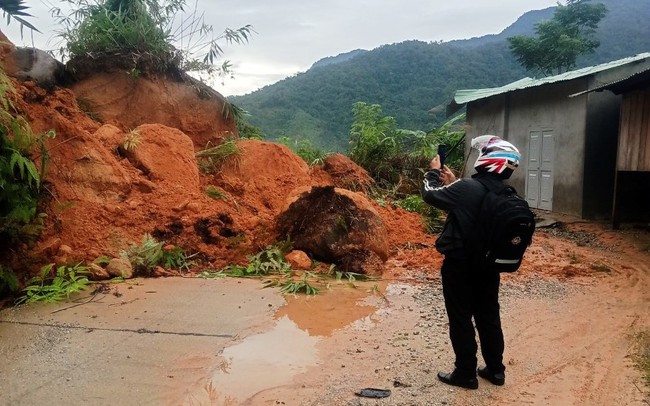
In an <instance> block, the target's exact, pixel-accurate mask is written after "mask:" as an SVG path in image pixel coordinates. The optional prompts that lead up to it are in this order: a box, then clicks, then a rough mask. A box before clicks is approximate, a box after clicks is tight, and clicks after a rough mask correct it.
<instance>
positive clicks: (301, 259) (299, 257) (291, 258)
mask: <svg viewBox="0 0 650 406" xmlns="http://www.w3.org/2000/svg"><path fill="white" fill-rule="evenodd" d="M284 259H285V260H286V261H287V262H288V263H290V264H291V267H292V268H294V269H310V268H311V266H312V264H313V262H312V260H311V259H310V258H309V256H308V255H307V254H306V253H305V252H304V251H299V250H293V251H291V252H289V253H287V255H285V256H284Z"/></svg>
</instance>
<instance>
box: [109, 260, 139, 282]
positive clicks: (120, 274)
mask: <svg viewBox="0 0 650 406" xmlns="http://www.w3.org/2000/svg"><path fill="white" fill-rule="evenodd" d="M106 272H108V274H109V275H111V276H112V277H115V278H124V279H131V278H133V267H132V266H131V262H129V260H128V259H126V258H113V259H111V260H110V262H109V263H108V265H107V266H106Z"/></svg>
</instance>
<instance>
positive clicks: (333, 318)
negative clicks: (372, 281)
mask: <svg viewBox="0 0 650 406" xmlns="http://www.w3.org/2000/svg"><path fill="white" fill-rule="evenodd" d="M369 296H372V293H370V292H368V289H366V288H363V287H357V288H351V287H348V286H347V285H345V286H341V287H336V288H332V289H331V290H330V291H326V292H323V293H321V294H319V295H316V296H305V295H299V296H287V297H286V300H287V304H286V305H284V306H283V307H282V308H280V309H279V310H278V312H277V313H276V317H277V318H280V317H288V318H289V319H291V320H292V321H293V322H294V323H296V325H297V326H298V328H300V329H301V330H304V331H306V332H308V333H309V334H310V335H312V336H330V335H332V333H333V332H334V331H335V330H338V329H341V328H343V327H346V326H348V325H350V324H352V323H354V322H356V321H359V320H363V321H364V322H365V323H367V322H368V321H369V320H371V315H372V314H373V313H374V312H375V310H376V309H377V308H376V307H375V306H372V305H367V304H363V303H362V302H363V301H364V299H365V298H367V297H369Z"/></svg>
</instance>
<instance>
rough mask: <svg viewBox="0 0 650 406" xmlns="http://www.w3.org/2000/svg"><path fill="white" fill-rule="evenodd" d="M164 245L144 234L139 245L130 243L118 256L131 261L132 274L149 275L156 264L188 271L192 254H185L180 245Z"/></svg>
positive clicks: (192, 262) (191, 263)
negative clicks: (166, 246) (170, 246)
mask: <svg viewBox="0 0 650 406" xmlns="http://www.w3.org/2000/svg"><path fill="white" fill-rule="evenodd" d="M164 245H165V243H163V242H158V241H157V240H156V239H155V238H153V237H152V236H151V235H149V234H145V235H144V236H143V237H142V242H141V243H140V244H139V245H138V244H133V245H131V247H130V248H129V250H128V251H124V250H123V251H121V252H120V256H121V257H122V258H125V259H127V260H128V261H129V262H130V263H131V266H132V267H133V272H134V274H136V275H144V276H148V275H151V271H153V269H154V268H155V267H157V266H162V267H163V268H165V269H178V270H180V271H183V270H186V271H189V269H190V267H191V266H193V265H195V264H194V261H191V260H190V258H191V257H192V255H190V256H188V255H186V254H185V251H183V249H181V248H180V247H173V248H171V249H165V248H163V247H164Z"/></svg>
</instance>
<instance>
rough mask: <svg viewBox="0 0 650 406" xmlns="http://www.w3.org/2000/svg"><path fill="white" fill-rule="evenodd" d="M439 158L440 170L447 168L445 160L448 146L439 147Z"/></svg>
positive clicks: (440, 145) (441, 145)
mask: <svg viewBox="0 0 650 406" xmlns="http://www.w3.org/2000/svg"><path fill="white" fill-rule="evenodd" d="M438 156H439V157H440V168H441V169H442V167H443V166H445V158H447V146H446V145H445V144H439V145H438Z"/></svg>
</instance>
